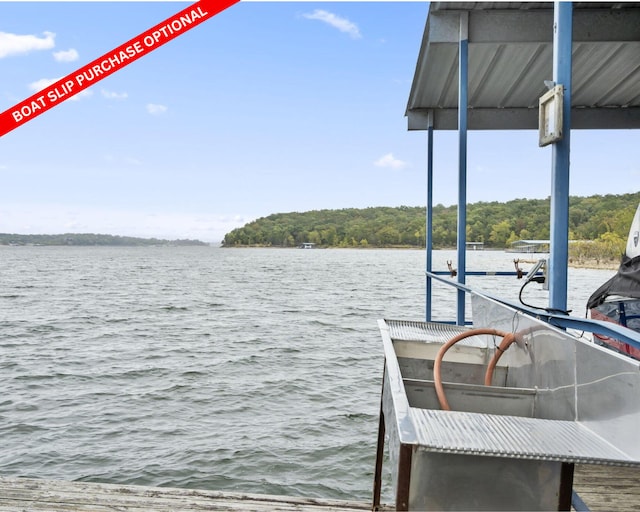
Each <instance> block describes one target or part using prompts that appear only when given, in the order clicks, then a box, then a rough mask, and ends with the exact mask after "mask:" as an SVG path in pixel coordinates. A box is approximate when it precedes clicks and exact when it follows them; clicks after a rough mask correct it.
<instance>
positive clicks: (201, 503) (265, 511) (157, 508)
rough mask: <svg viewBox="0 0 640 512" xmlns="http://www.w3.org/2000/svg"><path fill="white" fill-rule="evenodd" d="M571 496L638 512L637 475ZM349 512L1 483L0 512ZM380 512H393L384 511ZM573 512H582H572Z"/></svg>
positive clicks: (316, 503)
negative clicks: (220, 511)
mask: <svg viewBox="0 0 640 512" xmlns="http://www.w3.org/2000/svg"><path fill="white" fill-rule="evenodd" d="M574 490H575V491H576V492H577V493H578V495H579V496H580V498H581V499H582V501H583V502H584V503H585V505H586V506H587V508H588V510H591V511H593V512H597V511H612V510H615V511H617V512H631V511H638V510H640V469H638V468H625V467H615V466H591V465H589V466H584V465H579V466H576V468H575V476H574ZM114 510H117V511H119V512H163V511H166V512H168V511H176V512H191V511H196V510H197V511H202V510H225V511H230V512H239V511H247V510H251V511H255V512H272V511H278V512H293V511H296V512H340V511H344V512H349V511H358V510H371V502H370V501H362V500H360V501H347V500H327V499H320V498H299V497H290V496H270V495H262V494H241V493H228V492H220V491H205V490H194V489H175V488H169V487H143V486H137V485H119V484H99V483H89V482H64V481H58V480H36V479H32V478H3V477H0V512H18V511H19V512H44V511H46V512H113V511H114ZM381 510H393V509H392V508H391V507H383V508H382V509H381ZM572 510H584V509H581V508H577V509H576V508H573V509H572Z"/></svg>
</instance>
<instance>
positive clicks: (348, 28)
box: [303, 9, 362, 39]
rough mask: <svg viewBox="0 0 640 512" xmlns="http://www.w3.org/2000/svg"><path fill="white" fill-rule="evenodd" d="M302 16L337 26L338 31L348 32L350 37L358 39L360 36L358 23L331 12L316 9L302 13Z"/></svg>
mask: <svg viewBox="0 0 640 512" xmlns="http://www.w3.org/2000/svg"><path fill="white" fill-rule="evenodd" d="M303 16H304V17H305V18H307V19H309V20H318V21H322V22H324V23H326V24H328V25H330V26H332V27H333V28H337V29H338V30H339V31H340V32H344V33H346V34H349V36H351V38H352V39H360V38H361V37H362V34H360V29H359V28H358V25H356V24H355V23H353V22H352V21H349V20H348V19H346V18H341V17H340V16H338V15H336V14H333V13H332V12H329V11H324V10H322V9H316V10H315V11H313V12H312V13H306V14H303Z"/></svg>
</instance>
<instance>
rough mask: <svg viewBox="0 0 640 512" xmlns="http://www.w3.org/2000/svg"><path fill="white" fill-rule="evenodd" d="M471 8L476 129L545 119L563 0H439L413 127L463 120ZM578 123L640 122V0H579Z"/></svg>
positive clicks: (412, 100)
mask: <svg viewBox="0 0 640 512" xmlns="http://www.w3.org/2000/svg"><path fill="white" fill-rule="evenodd" d="M464 16H468V41H469V91H468V97H469V111H468V128H469V129H471V130H516V129H531V130H535V129H537V128H538V99H539V98H540V96H542V95H543V94H544V93H545V92H546V91H547V87H546V86H545V84H544V81H545V80H552V79H553V67H552V66H553V3H550V2H541V3H534V2H504V3H502V2H433V3H431V5H430V7H429V16H428V18H427V25H426V28H425V31H424V36H423V39H422V45H421V48H420V54H419V56H418V63H417V65H416V71H415V75H414V78H413V84H412V86H411V93H410V95H409V101H408V104H407V111H406V115H407V117H408V121H409V129H410V130H423V129H426V128H428V122H429V121H428V120H429V114H431V115H432V119H433V127H434V129H436V130H455V129H457V124H458V120H457V117H458V112H457V108H458V41H459V34H460V18H461V17H464ZM572 54H573V71H572V73H573V75H572V76H573V78H572V80H573V84H572V112H571V125H572V128H573V129H576V128H578V129H581V128H582V129H589V128H591V129H611V128H617V129H624V128H640V3H638V2H633V3H632V2H619V3H604V2H576V3H574V9H573V52H572Z"/></svg>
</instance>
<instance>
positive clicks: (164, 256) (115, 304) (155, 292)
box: [0, 247, 614, 500]
mask: <svg viewBox="0 0 640 512" xmlns="http://www.w3.org/2000/svg"><path fill="white" fill-rule="evenodd" d="M434 257H435V264H434V268H436V269H440V270H446V261H447V260H454V261H455V255H454V253H453V252H449V251H436V253H435V256H434ZM513 257H514V255H513V254H506V253H503V252H470V253H468V256H467V267H468V269H470V270H513ZM0 261H1V262H2V266H1V267H0V319H1V321H0V389H1V390H2V392H1V394H0V438H1V439H2V445H1V447H0V475H2V476H23V477H35V478H52V479H64V480H84V481H99V482H111V483H123V484H142V485H153V486H175V487H188V488H201V489H212V490H226V491H236V492H253V493H266V494H288V495H301V496H315V497H324V498H347V499H352V498H353V499H363V500H368V499H370V497H371V489H372V481H373V469H374V458H375V445H376V436H377V428H378V410H379V400H380V388H381V379H382V367H383V357H382V346H381V345H382V344H381V340H380V336H379V333H378V329H377V324H376V320H377V319H379V318H383V317H386V318H397V319H413V320H422V319H424V288H425V284H424V281H425V279H424V268H425V256H424V252H423V251H417V250H351V249H349V250H339V249H335V250H331V249H326V250H321V249H317V250H311V251H306V250H298V249H219V248H213V247H183V248H169V247H136V248H81V247H0ZM521 266H523V267H524V268H525V270H526V269H528V268H531V266H532V264H521ZM613 274H614V271H611V270H583V269H572V270H570V274H569V288H570V291H569V307H570V308H572V309H573V310H574V313H573V314H574V315H576V316H584V314H585V311H584V304H585V302H586V300H587V298H588V296H589V295H590V294H591V292H592V291H593V290H594V289H595V288H596V287H597V286H599V285H600V284H601V283H602V282H604V280H606V279H607V278H609V277H610V276H611V275H613ZM467 282H468V284H471V285H472V286H473V285H475V286H478V287H480V288H483V289H486V290H490V291H491V292H492V293H495V294H498V295H501V296H505V297H510V298H512V299H513V300H514V301H517V296H518V291H519V289H520V286H521V284H522V282H521V281H518V280H516V278H515V277H500V278H498V277H478V278H473V277H471V278H468V281H467ZM435 294H436V295H435V298H436V302H437V304H436V307H435V308H434V318H435V319H448V320H450V319H453V318H455V292H453V291H450V290H445V289H444V288H443V287H442V285H436V286H435ZM525 297H526V300H527V302H529V303H532V304H537V305H540V306H545V305H547V292H544V291H542V290H540V289H539V285H537V284H536V285H534V284H532V285H531V286H530V287H529V288H527V291H526V293H525Z"/></svg>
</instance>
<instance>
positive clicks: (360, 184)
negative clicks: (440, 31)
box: [0, 2, 640, 242]
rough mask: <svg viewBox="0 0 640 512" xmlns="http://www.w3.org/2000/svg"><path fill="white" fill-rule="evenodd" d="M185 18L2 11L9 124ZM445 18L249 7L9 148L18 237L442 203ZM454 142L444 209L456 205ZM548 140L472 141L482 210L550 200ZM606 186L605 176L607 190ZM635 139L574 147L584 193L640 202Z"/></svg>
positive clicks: (346, 6)
mask: <svg viewBox="0 0 640 512" xmlns="http://www.w3.org/2000/svg"><path fill="white" fill-rule="evenodd" d="M185 6H186V3H184V2H177V3H176V2H105V3H103V2H37V3H36V2H0V76H1V77H2V80H1V81H0V111H4V110H6V109H8V108H10V107H12V106H13V105H15V104H16V103H18V102H20V101H21V100H23V99H25V98H26V97H28V96H30V95H31V94H33V93H34V91H36V90H37V89H38V87H43V86H44V85H46V84H48V83H50V81H51V80H52V79H57V78H59V77H62V76H65V75H67V74H69V73H71V72H73V71H75V70H76V69H78V68H80V67H81V66H83V65H84V64H86V63H88V62H90V61H91V60H93V59H95V58H97V57H99V56H100V55H102V54H104V53H106V52H108V51H110V50H111V49H113V48H115V47H117V46H119V45H120V44H122V43H124V42H125V41H127V40H129V39H131V38H133V37H136V36H137V35H138V34H140V33H141V32H143V31H144V30H146V29H148V28H150V27H151V26H153V25H155V24H156V23H159V22H161V21H163V20H164V19H166V18H168V17H169V16H171V15H173V14H175V13H176V12H178V11H179V10H181V9H182V8H184V7H185ZM427 10H428V4H427V3H422V2H353V3H351V2H329V3H316V2H241V3H240V4H236V5H234V6H232V7H230V8H229V9H228V10H226V11H224V12H223V13H221V14H219V15H217V16H215V17H214V18H212V19H211V20H208V21H207V22H205V23H204V24H202V25H200V26H199V27H196V28H194V29H192V30H190V31H189V32H186V33H184V34H182V35H181V36H179V37H178V38H176V39H174V40H173V41H171V42H169V43H167V44H166V45H164V46H163V47H160V48H158V49H156V50H155V51H154V52H152V53H150V54H149V55H146V56H144V57H143V58H141V59H139V60H138V61H136V62H134V63H132V64H130V65H128V66H126V67H125V68H123V69H121V70H120V71H118V72H116V73H115V74H113V75H112V76H110V77H108V78H106V79H104V80H102V81H101V82H99V83H97V84H96V85H94V86H93V87H91V88H90V89H89V90H88V91H87V93H86V94H83V95H82V96H81V97H78V98H77V99H73V100H67V101H65V102H63V103H61V104H60V105H59V106H56V107H54V108H53V109H51V110H49V111H48V112H45V113H44V114H42V115H41V116H39V117H37V118H35V119H33V120H31V121H29V122H27V123H26V124H24V125H23V126H21V127H19V128H17V129H15V130H14V131H12V132H10V133H9V134H7V135H5V136H3V137H1V138H0V184H1V186H0V232H11V233H61V232H99V233H111V234H119V235H131V236H145V237H147V236H148V237H151V236H155V237H161V238H199V239H201V240H206V241H210V242H215V241H219V240H220V239H221V238H222V237H223V236H224V234H225V233H226V232H227V231H229V230H231V229H233V228H234V227H238V226H241V225H243V224H244V223H246V222H248V221H250V220H253V219H255V218H258V217H262V216H266V215H269V214H271V213H276V212H290V211H307V210H313V209H322V208H351V207H368V206H399V205H410V206H418V205H424V204H425V197H426V190H425V182H426V179H425V166H426V136H425V134H424V133H423V132H408V131H407V123H406V119H405V118H404V112H405V107H406V102H407V98H408V94H409V89H410V86H411V80H412V78H413V72H414V68H415V63H416V59H417V55H418V50H419V45H420V41H421V37H422V32H423V29H424V24H425V21H426V14H427ZM455 145H456V134H455V133H453V132H447V133H438V134H436V153H435V165H436V170H435V183H436V188H437V192H436V193H435V195H434V200H435V202H436V203H443V204H447V205H449V204H455V203H456V186H457V185H456V173H457V157H456V152H455V151H456V150H455ZM550 167H551V150H550V149H549V148H544V149H540V148H538V145H537V133H535V132H533V131H526V132H518V133H505V132H479V133H470V135H469V158H468V183H469V192H468V200H469V202H476V201H493V200H496V201H507V200H510V199H515V198H521V197H528V198H543V197H547V196H548V195H549V191H550V184H551V178H550ZM603 173H604V175H603ZM639 184H640V145H639V144H638V138H637V134H634V133H633V132H608V133H607V132H577V131H574V132H573V134H572V178H571V193H572V194H574V195H581V196H587V195H593V194H604V193H614V194H618V193H627V192H636V191H637V190H638V186H639Z"/></svg>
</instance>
